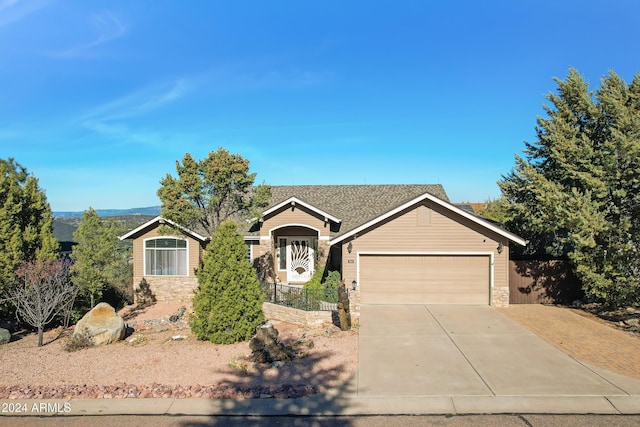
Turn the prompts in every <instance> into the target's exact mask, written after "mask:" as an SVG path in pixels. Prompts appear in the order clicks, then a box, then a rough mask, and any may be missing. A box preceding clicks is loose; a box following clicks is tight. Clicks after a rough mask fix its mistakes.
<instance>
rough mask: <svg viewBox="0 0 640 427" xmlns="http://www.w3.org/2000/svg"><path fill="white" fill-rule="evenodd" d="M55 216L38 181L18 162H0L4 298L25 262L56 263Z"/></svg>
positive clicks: (0, 270)
mask: <svg viewBox="0 0 640 427" xmlns="http://www.w3.org/2000/svg"><path fill="white" fill-rule="evenodd" d="M57 252H58V242H57V240H56V239H55V237H54V236H53V215H52V213H51V207H50V206H49V203H48V202H47V197H46V195H45V193H44V191H43V190H42V189H40V187H39V186H38V179H37V178H35V177H34V176H33V175H31V174H29V173H28V172H27V169H26V168H25V167H24V166H22V165H20V164H19V163H17V162H16V161H15V160H14V159H8V160H3V159H0V294H1V293H2V292H3V291H6V290H8V288H9V287H11V286H12V285H13V284H14V283H15V280H16V273H15V272H16V269H17V268H18V266H19V265H20V264H21V263H22V262H23V261H33V260H36V259H40V260H46V259H54V258H55V257H56V255H57Z"/></svg>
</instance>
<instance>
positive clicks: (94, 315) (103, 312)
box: [73, 302, 125, 345]
mask: <svg viewBox="0 0 640 427" xmlns="http://www.w3.org/2000/svg"><path fill="white" fill-rule="evenodd" d="M80 334H86V335H87V336H89V337H91V339H92V340H93V343H94V345H102V344H110V343H112V342H114V341H118V340H121V339H123V338H124V335H125V324H124V320H123V319H122V317H120V316H118V314H116V311H115V309H114V308H113V307H111V305H109V304H107V303H106V302H101V303H100V304H98V305H96V306H95V307H93V309H92V310H91V311H89V312H88V313H87V314H85V315H84V317H83V318H82V319H80V321H79V322H78V323H77V324H76V326H75V328H74V330H73V335H74V336H75V335H80Z"/></svg>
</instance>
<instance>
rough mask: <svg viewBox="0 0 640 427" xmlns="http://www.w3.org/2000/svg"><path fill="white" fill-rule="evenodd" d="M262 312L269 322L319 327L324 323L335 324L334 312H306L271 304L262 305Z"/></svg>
mask: <svg viewBox="0 0 640 427" xmlns="http://www.w3.org/2000/svg"><path fill="white" fill-rule="evenodd" d="M262 311H263V312H264V317H265V318H266V319H267V320H269V319H273V320H280V321H282V322H288V323H293V324H295V325H303V326H306V325H309V326H317V325H322V324H323V323H333V312H332V311H304V310H298V309H296V308H291V307H285V306H283V305H277V304H273V303H270V302H265V303H263V304H262Z"/></svg>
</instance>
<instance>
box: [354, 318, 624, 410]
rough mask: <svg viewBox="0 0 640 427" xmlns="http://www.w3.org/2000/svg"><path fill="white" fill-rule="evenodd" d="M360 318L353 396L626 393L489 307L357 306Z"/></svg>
mask: <svg viewBox="0 0 640 427" xmlns="http://www.w3.org/2000/svg"><path fill="white" fill-rule="evenodd" d="M360 324H361V327H360V331H359V361H358V378H357V393H358V396H362V397H385V396H389V397H390V396H593V395H599V396H614V395H626V394H627V393H626V392H625V391H624V390H622V389H621V388H620V387H618V386H616V385H614V384H613V383H612V382H610V381H608V380H607V379H605V378H603V376H601V375H599V374H598V373H596V372H595V371H594V370H592V369H590V368H588V367H587V366H585V365H583V364H581V363H580V362H578V361H576V360H575V359H572V358H571V357H569V356H568V355H566V354H564V353H563V352H561V351H560V350H558V349H556V348H555V347H553V346H551V345H550V344H548V343H547V342H546V341H544V340H542V339H540V338H538V337H537V336H536V335H535V334H533V333H532V332H530V331H529V330H527V329H525V328H524V327H522V326H520V325H518V324H517V323H516V322H514V321H513V320H511V319H509V318H507V317H506V316H505V315H503V314H502V313H499V312H498V311H496V310H495V309H493V308H492V307H489V306H459V305H456V306H454V305H363V306H362V307H361V311H360Z"/></svg>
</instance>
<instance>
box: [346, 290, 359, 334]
mask: <svg viewBox="0 0 640 427" xmlns="http://www.w3.org/2000/svg"><path fill="white" fill-rule="evenodd" d="M349 315H350V316H351V326H354V325H357V324H358V321H359V320H360V290H359V289H356V290H355V291H354V290H353V289H349Z"/></svg>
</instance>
